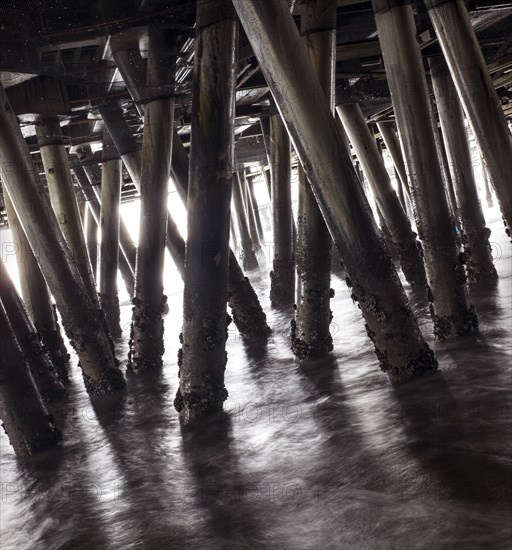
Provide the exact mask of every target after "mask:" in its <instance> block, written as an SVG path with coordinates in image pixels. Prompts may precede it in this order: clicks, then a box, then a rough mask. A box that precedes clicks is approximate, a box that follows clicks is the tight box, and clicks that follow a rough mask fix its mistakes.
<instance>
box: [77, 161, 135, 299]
mask: <svg viewBox="0 0 512 550" xmlns="http://www.w3.org/2000/svg"><path fill="white" fill-rule="evenodd" d="M73 172H74V173H75V176H76V179H77V181H78V184H79V186H80V189H81V190H82V193H83V194H84V197H85V199H86V201H87V206H88V208H87V211H88V213H89V214H90V215H91V216H92V222H94V224H93V223H92V222H91V224H87V235H86V239H87V249H88V251H89V257H91V256H92V258H93V259H94V263H93V261H92V260H91V263H93V265H94V272H96V271H97V265H98V226H99V224H100V217H101V207H100V201H99V200H98V197H99V198H100V199H101V192H100V191H99V190H98V189H97V186H94V187H93V185H91V181H90V180H89V177H88V176H87V174H86V172H85V170H84V169H83V167H82V166H81V165H79V164H75V165H74V166H73ZM89 214H88V215H89ZM119 221H120V224H119V252H120V253H119V271H120V272H121V276H122V277H123V281H124V284H125V286H126V290H127V292H128V294H129V295H130V297H131V298H133V294H134V292H135V260H136V255H137V247H136V245H135V243H134V242H133V241H132V239H131V237H130V234H129V232H128V228H127V227H126V224H125V222H124V220H123V219H122V218H120V220H119ZM89 231H90V233H89ZM89 243H91V246H89Z"/></svg>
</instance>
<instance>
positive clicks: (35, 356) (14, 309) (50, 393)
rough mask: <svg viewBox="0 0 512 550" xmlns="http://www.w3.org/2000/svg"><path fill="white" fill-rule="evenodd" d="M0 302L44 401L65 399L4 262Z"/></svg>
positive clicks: (0, 284) (61, 386)
mask: <svg viewBox="0 0 512 550" xmlns="http://www.w3.org/2000/svg"><path fill="white" fill-rule="evenodd" d="M0 300H1V301H2V304H3V306H4V308H5V311H6V313H7V316H8V317H9V322H10V324H11V327H12V329H13V332H14V334H15V336H16V339H17V340H18V344H19V346H20V349H21V351H22V353H23V356H24V358H25V361H26V362H27V365H28V367H29V369H30V372H31V373H32V377H33V378H34V382H35V384H36V387H37V388H38V390H39V392H40V394H41V397H42V398H43V401H44V402H45V403H51V402H53V401H58V400H59V399H62V398H63V397H65V395H66V394H67V392H66V390H65V388H64V386H63V385H62V382H61V381H60V380H59V377H58V375H57V371H56V370H55V368H54V367H53V364H52V362H51V358H50V356H49V355H48V353H47V351H46V350H45V349H43V345H42V342H41V337H40V336H39V334H38V332H37V330H36V328H35V327H34V325H33V323H32V321H31V319H30V317H29V315H28V312H27V310H26V308H25V304H24V303H23V300H22V299H21V298H20V296H19V294H18V292H17V290H16V288H15V286H14V283H13V282H12V279H11V277H10V275H9V273H8V272H7V269H6V267H5V265H4V263H3V262H0ZM2 337H3V335H2Z"/></svg>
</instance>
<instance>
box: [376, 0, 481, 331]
mask: <svg viewBox="0 0 512 550" xmlns="http://www.w3.org/2000/svg"><path fill="white" fill-rule="evenodd" d="M373 7H374V12H375V21H376V23H377V31H378V34H379V40H380V43H381V47H382V51H383V54H384V65H385V67H386V73H387V75H388V83H389V87H390V90H391V95H392V98H393V107H394V110H395V116H396V121H397V126H398V130H399V133H400V141H401V143H402V148H403V150H404V156H405V158H406V159H407V162H406V167H407V170H408V180H409V182H410V185H411V193H412V198H413V202H414V207H415V215H416V224H417V228H418V234H419V237H420V239H421V242H422V245H423V253H424V257H425V267H426V272H427V284H428V288H429V301H430V310H431V314H432V319H433V323H434V334H435V336H436V337H437V338H438V339H439V340H445V339H447V338H453V337H456V336H462V335H464V334H468V333H470V332H473V331H475V330H477V328H478V321H477V318H476V315H475V312H474V308H473V306H472V305H471V304H470V303H469V298H468V292H467V287H466V276H465V273H464V266H463V264H462V263H461V261H460V258H459V254H458V246H457V242H456V235H455V232H454V230H453V223H452V221H451V220H450V211H449V206H448V202H447V197H446V192H445V189H444V182H443V177H442V173H441V168H440V164H439V157H438V153H437V148H436V147H437V144H436V136H435V134H434V131H435V129H434V119H433V112H432V105H431V103H430V96H429V93H428V88H427V81H426V76H425V71H424V68H423V61H422V58H421V53H420V49H419V45H418V43H417V41H416V27H415V24H414V16H413V12H412V6H411V3H410V2H409V1H406V2H404V1H402V0H396V1H395V0H393V1H392V2H389V1H388V0H373ZM404 83H406V84H407V85H404Z"/></svg>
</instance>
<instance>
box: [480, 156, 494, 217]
mask: <svg viewBox="0 0 512 550" xmlns="http://www.w3.org/2000/svg"><path fill="white" fill-rule="evenodd" d="M480 166H481V169H482V178H483V180H484V188H485V200H486V202H487V207H488V208H492V207H493V206H494V205H493V201H492V192H491V183H490V176H489V170H488V169H487V167H486V166H485V161H484V158H483V156H482V154H481V153H480Z"/></svg>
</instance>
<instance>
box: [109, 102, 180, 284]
mask: <svg viewBox="0 0 512 550" xmlns="http://www.w3.org/2000/svg"><path fill="white" fill-rule="evenodd" d="M99 111H100V113H101V116H102V118H103V120H104V122H105V125H106V127H107V128H108V131H109V133H110V135H111V136H112V140H113V141H114V143H115V146H116V149H117V150H118V151H119V154H120V155H121V158H122V160H123V164H124V165H125V167H126V169H127V170H128V173H129V174H130V177H131V178H132V182H133V184H134V186H135V188H136V189H137V191H139V193H140V181H141V177H142V152H141V149H140V147H139V145H138V143H137V141H136V139H135V137H134V136H133V135H132V133H131V129H130V127H129V126H128V123H127V122H126V121H125V120H124V117H123V112H122V109H121V108H120V107H119V106H117V107H116V105H103V106H101V107H99ZM175 139H176V137H175V133H174V132H173V136H172V141H174V140H175ZM172 150H173V154H174V147H173V148H172ZM182 241H183V239H182V237H181V235H180V232H179V231H178V226H177V225H176V222H175V221H174V220H173V218H172V216H171V214H170V213H169V212H167V231H166V237H165V244H166V246H167V250H168V251H169V254H170V255H171V257H172V259H173V261H174V263H175V265H176V267H177V269H178V271H179V272H180V275H181V276H182V277H183V265H184V262H185V249H184V248H183V246H182V244H181V243H182Z"/></svg>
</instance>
